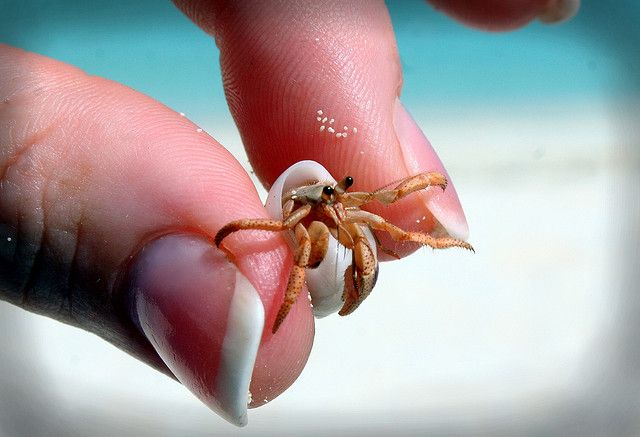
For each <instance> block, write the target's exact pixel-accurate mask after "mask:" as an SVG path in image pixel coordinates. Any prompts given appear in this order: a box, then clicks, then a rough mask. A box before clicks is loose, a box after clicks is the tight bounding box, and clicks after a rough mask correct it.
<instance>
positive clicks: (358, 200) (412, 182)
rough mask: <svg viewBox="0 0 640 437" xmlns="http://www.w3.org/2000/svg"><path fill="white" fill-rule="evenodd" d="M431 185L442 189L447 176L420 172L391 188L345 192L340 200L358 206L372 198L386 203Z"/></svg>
mask: <svg viewBox="0 0 640 437" xmlns="http://www.w3.org/2000/svg"><path fill="white" fill-rule="evenodd" d="M432 186H438V187H440V188H442V189H443V190H444V189H445V188H446V187H447V178H446V177H445V176H444V175H443V174H442V173H438V172H435V171H432V172H428V173H420V174H418V175H415V176H411V177H408V178H406V179H403V180H401V181H400V182H399V183H398V185H396V187H395V188H393V189H385V188H386V187H383V188H380V189H378V190H376V191H372V192H370V193H369V192H354V193H345V194H343V195H342V196H341V198H340V200H341V202H342V203H344V205H345V207H353V206H360V205H364V204H365V203H369V202H371V201H373V200H378V201H379V202H382V203H384V204H386V205H388V204H390V203H393V202H396V201H398V200H400V199H402V198H403V197H406V196H408V195H409V194H411V193H413V192H415V191H419V190H424V189H425V188H428V187H432Z"/></svg>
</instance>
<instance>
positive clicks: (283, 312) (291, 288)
mask: <svg viewBox="0 0 640 437" xmlns="http://www.w3.org/2000/svg"><path fill="white" fill-rule="evenodd" d="M295 234H296V240H297V242H298V247H297V249H296V251H295V253H294V255H293V257H294V262H295V264H294V266H293V267H292V268H291V273H290V274H289V281H288V282H287V290H286V291H285V293H284V302H282V305H281V306H280V309H279V310H278V314H277V315H276V320H275V322H274V323H273V328H272V329H271V332H272V333H274V334H275V333H276V331H277V330H278V328H279V327H280V325H281V324H282V322H283V321H284V319H285V317H287V314H289V311H291V307H292V306H293V304H294V303H296V300H297V299H298V295H299V294H300V291H301V290H302V286H303V285H304V269H305V268H306V267H307V265H308V264H309V257H310V255H311V239H310V238H309V233H308V232H307V230H306V229H305V227H304V226H303V225H302V224H301V223H298V224H297V225H296V229H295Z"/></svg>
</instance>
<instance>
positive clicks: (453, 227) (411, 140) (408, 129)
mask: <svg viewBox="0 0 640 437" xmlns="http://www.w3.org/2000/svg"><path fill="white" fill-rule="evenodd" d="M393 124H394V128H395V131H396V136H397V138H398V143H399V144H400V150H401V152H402V156H403V158H404V163H405V165H406V167H407V171H408V172H409V174H410V175H414V174H418V173H421V172H424V171H438V172H441V173H443V174H444V175H446V176H447V180H448V181H449V184H448V185H447V189H446V190H445V191H444V192H442V191H439V190H429V191H428V192H424V191H423V192H420V193H417V194H418V195H420V196H422V198H423V199H424V201H425V203H426V205H427V208H428V209H429V211H430V212H431V214H433V216H434V217H435V218H436V219H437V220H438V222H440V224H441V225H442V226H443V227H444V229H445V230H446V231H447V233H448V234H449V235H451V236H452V237H454V238H459V239H462V240H466V239H467V237H468V236H469V226H468V225H467V219H466V217H465V215H464V211H463V210H462V205H460V200H459V199H458V193H456V189H455V188H454V186H453V183H452V182H451V177H449V175H448V173H447V171H446V170H445V168H444V166H443V165H442V162H441V161H440V158H438V155H436V152H435V150H433V147H431V143H429V140H428V139H427V137H425V136H424V134H423V133H422V130H421V129H420V127H419V126H418V125H417V123H416V122H415V121H414V119H413V118H412V117H411V115H410V114H409V113H408V112H407V110H406V109H405V108H404V106H403V105H402V103H401V102H400V99H396V101H395V106H394V115H393Z"/></svg>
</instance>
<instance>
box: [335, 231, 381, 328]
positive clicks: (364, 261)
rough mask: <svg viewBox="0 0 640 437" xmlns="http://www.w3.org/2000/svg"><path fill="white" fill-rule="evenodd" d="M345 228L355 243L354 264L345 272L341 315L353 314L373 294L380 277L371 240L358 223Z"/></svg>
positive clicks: (353, 244) (353, 248) (353, 246)
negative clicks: (370, 243) (372, 291)
mask: <svg viewBox="0 0 640 437" xmlns="http://www.w3.org/2000/svg"><path fill="white" fill-rule="evenodd" d="M345 228H346V230H347V232H348V233H349V235H350V236H351V238H352V240H353V243H352V247H350V249H352V250H353V255H352V256H353V262H352V265H351V266H349V268H348V269H347V270H346V272H345V286H344V293H343V295H342V298H343V300H344V305H342V308H341V309H340V311H339V312H338V314H340V315H341V316H346V315H347V314H351V313H352V312H353V311H354V310H355V309H356V308H358V306H360V304H361V303H362V302H363V301H364V300H365V299H366V298H367V296H369V294H371V290H373V287H374V286H375V285H376V280H377V279H378V259H377V257H376V253H375V251H374V250H373V249H372V248H371V246H370V245H369V240H367V237H366V236H365V235H364V232H362V228H360V226H359V225H357V224H352V223H351V224H346V225H345Z"/></svg>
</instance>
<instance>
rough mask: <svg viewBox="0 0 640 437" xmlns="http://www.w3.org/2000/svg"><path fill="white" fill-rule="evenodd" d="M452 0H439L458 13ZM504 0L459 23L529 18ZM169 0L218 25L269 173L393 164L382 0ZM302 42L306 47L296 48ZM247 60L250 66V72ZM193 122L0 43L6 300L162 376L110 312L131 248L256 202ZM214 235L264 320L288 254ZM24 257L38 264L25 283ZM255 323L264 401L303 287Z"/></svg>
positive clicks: (387, 177)
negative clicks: (338, 131)
mask: <svg viewBox="0 0 640 437" xmlns="http://www.w3.org/2000/svg"><path fill="white" fill-rule="evenodd" d="M466 3H467V2H465V1H458V2H453V1H450V2H439V4H438V6H439V7H440V8H441V10H443V11H450V12H451V13H452V14H455V13H456V12H455V11H459V10H460V5H464V4H466ZM508 3H510V2H509V1H507V0H505V1H503V2H498V1H494V4H495V9H494V10H495V11H496V14H495V15H493V14H492V11H490V10H486V9H482V10H478V9H470V10H469V11H470V12H468V13H465V14H466V15H465V21H466V22H468V23H475V24H477V25H479V26H481V27H485V25H486V24H487V23H491V22H492V19H493V18H492V17H495V23H496V26H495V27H496V28H510V27H516V26H520V25H522V24H524V23H526V22H527V21H528V20H530V19H531V17H532V16H531V10H532V9H531V8H532V7H531V8H529V7H526V8H525V7H523V9H522V10H518V11H514V10H512V11H511V12H510V13H509V14H507V15H505V14H504V13H502V12H501V13H497V12H498V11H501V10H502V9H501V6H500V5H502V6H504V5H506V4H508ZM525 3H527V4H533V3H535V2H533V1H530V2H525ZM538 3H542V2H538ZM177 4H178V6H179V7H180V8H181V9H182V10H183V11H184V12H185V13H186V14H187V15H188V16H189V17H191V18H192V19H193V20H194V21H195V22H196V24H198V25H200V26H201V27H203V29H204V30H206V31H207V32H209V33H211V34H212V35H215V37H216V40H217V43H218V46H219V48H220V50H221V63H222V69H223V77H224V86H225V91H226V94H227V97H228V100H229V106H230V108H231V111H232V113H233V115H234V118H235V120H236V122H237V124H238V127H239V129H240V132H241V135H242V138H243V140H244V142H245V144H246V147H247V153H248V154H249V158H250V160H251V163H252V165H253V167H254V169H255V171H256V174H257V175H258V176H259V177H260V179H261V180H262V182H263V183H264V184H265V185H266V186H269V185H270V184H271V183H272V182H273V181H274V180H275V178H276V177H277V176H278V175H279V174H280V172H282V170H284V169H285V168H286V167H288V166H289V165H290V164H292V163H294V162H296V161H299V160H301V159H315V160H318V161H320V162H322V163H323V164H324V165H325V166H327V168H328V169H329V170H330V171H331V172H332V173H333V174H334V175H336V176H337V177H342V176H343V175H345V174H347V173H348V174H351V175H352V176H353V177H354V178H355V180H356V185H355V186H354V187H353V188H354V189H357V190H362V189H372V188H377V187H378V186H380V185H384V184H386V183H388V182H389V181H392V180H396V179H399V178H401V177H404V176H406V174H403V169H406V166H405V164H404V163H403V161H402V152H401V151H400V150H399V148H398V146H397V138H396V135H395V132H394V129H393V123H392V121H391V120H392V111H393V107H394V102H395V100H396V97H397V96H398V94H399V92H400V89H401V84H402V78H401V71H400V67H399V59H398V55H397V51H396V47H395V39H394V36H393V31H392V28H391V24H390V21H389V17H388V13H387V12H386V9H385V7H384V4H383V3H382V2H375V3H374V2H366V6H367V7H366V8H364V9H358V8H359V7H361V6H362V5H363V4H364V3H362V4H360V6H359V5H358V4H355V3H353V4H351V3H350V4H348V5H346V6H344V7H343V8H342V9H341V10H340V8H336V7H335V6H332V5H331V4H329V3H326V2H324V3H323V2H320V3H318V2H315V3H313V2H309V3H308V4H306V5H305V4H303V3H295V4H293V5H291V4H287V7H284V8H279V7H280V6H282V5H284V3H283V4H275V3H274V4H270V5H269V6H268V7H266V6H265V5H263V4H262V3H260V2H257V3H255V4H251V3H250V2H245V3H243V4H242V5H240V6H237V7H232V6H230V5H233V4H236V5H237V3H235V2H230V3H229V5H226V4H225V3H224V2H216V3H215V4H214V5H211V4H210V2H208V1H204V0H203V1H194V2H177ZM340 4H341V5H342V3H340ZM474 14H475V15H474ZM305 22H307V23H308V22H311V23H317V26H318V27H317V28H316V29H312V30H313V31H314V32H315V33H314V34H315V35H318V37H319V38H320V37H322V35H324V34H325V33H327V32H330V34H331V35H332V36H333V39H332V40H331V41H327V40H326V39H324V40H323V41H319V42H320V44H319V45H316V41H315V39H313V38H312V39H307V40H304V41H301V40H300V39H299V38H296V37H295V36H296V35H297V34H299V33H300V32H303V33H304V34H305V35H309V31H308V29H302V28H301V26H303V24H304V23H305ZM354 23H355V24H358V23H367V26H354V25H353V24H354ZM361 27H366V28H368V29H369V31H370V33H366V34H365V33H362V31H361V30H360V29H361ZM273 29H280V30H279V31H278V32H274V31H273ZM259 35H271V38H266V39H265V40H264V41H262V40H260V39H259V38H257V36H259ZM313 47H318V51H317V56H316V58H318V59H317V60H316V61H314V59H307V58H304V57H300V56H302V55H304V53H305V51H308V50H309V49H311V48H313ZM287 56H292V58H289V57H287ZM296 56H298V57H299V59H298V60H297V61H296V60H295V59H293V58H295V57H296ZM381 66H384V68H382V67H381ZM250 69H252V70H255V71H259V72H260V75H259V76H258V79H259V80H255V79H256V77H254V76H251V75H250V74H249V73H250ZM289 84H291V86H288V85H289ZM322 108H324V109H326V110H328V111H329V110H330V113H331V117H333V118H335V119H336V120H340V125H342V124H347V125H348V126H358V129H359V132H358V134H357V135H358V141H354V137H355V135H354V136H351V137H349V138H346V139H344V140H346V141H345V142H344V143H343V146H344V145H347V144H348V147H339V148H336V146H335V143H334V140H333V139H332V140H330V139H329V137H328V136H326V135H325V136H322V135H320V132H318V130H317V124H316V122H315V118H314V117H315V111H316V110H317V109H322ZM196 128H197V126H195V125H193V124H192V123H190V122H189V121H188V120H186V119H185V118H184V117H181V116H180V115H179V114H177V113H176V112H175V111H173V110H171V109H169V108H166V107H164V106H163V105H161V104H159V103H158V102H155V101H153V100H152V99H150V98H149V97H146V96H143V95H141V94H139V93H137V92H135V91H134V90H131V89H129V88H126V87H124V86H121V85H119V84H116V83H113V82H111V81H108V80H105V79H101V78H98V77H92V76H87V75H86V74H84V73H82V72H81V71H79V70H78V69H76V68H74V67H71V66H68V65H64V64H62V63H60V62H57V61H54V60H51V59H48V58H45V57H42V56H39V55H36V54H30V53H26V52H24V51H22V50H18V49H13V48H11V47H7V46H4V45H0V181H1V182H2V185H0V225H2V226H4V227H5V228H6V229H9V230H10V231H11V232H14V233H15V236H16V239H15V241H16V242H17V244H18V246H16V247H17V248H16V250H15V253H14V254H12V255H11V256H10V257H3V258H0V292H1V293H2V299H4V300H7V301H9V302H12V303H14V304H16V305H19V306H21V307H23V308H25V309H28V310H30V311H34V312H37V313H40V314H44V315H47V316H49V317H53V318H56V319H58V320H61V321H64V322H66V323H70V324H72V325H75V326H78V327H80V328H82V329H85V330H88V331H90V332H93V333H96V334H97V335H99V336H101V337H102V338H104V339H106V340H108V341H110V342H111V343H113V344H114V345H116V346H117V347H119V348H121V349H123V350H125V351H126V352H128V353H130V354H131V355H133V356H136V357H137V358H139V359H141V360H143V361H144V362H146V363H147V364H149V365H151V366H153V367H155V368H156V369H159V370H160V371H163V372H165V373H170V372H169V371H168V369H167V368H166V366H164V364H163V363H162V361H161V360H160V359H159V357H158V356H157V354H156V353H155V351H154V350H153V349H152V348H151V347H150V345H149V343H148V342H147V341H146V339H145V338H143V337H142V336H141V335H140V334H139V332H138V331H137V330H136V328H135V327H134V326H133V325H132V324H131V323H130V322H129V321H127V320H126V318H125V317H123V315H122V311H121V308H120V307H119V305H120V303H119V301H118V300H117V299H116V297H117V292H118V290H117V279H118V278H119V276H121V275H122V271H123V269H125V268H126V266H127V261H128V260H129V258H130V257H131V256H132V255H133V254H135V253H136V252H137V251H138V250H139V248H140V247H141V246H142V245H143V244H144V243H145V242H146V241H148V240H149V239H150V238H152V237H153V236H155V235H158V233H165V232H169V231H172V230H190V231H195V232H198V233H201V234H204V235H214V234H215V232H216V231H217V230H218V229H219V228H220V227H221V226H223V225H224V224H225V223H227V222H229V221H231V220H233V219H238V218H246V217H256V218H257V217H265V216H266V214H265V212H264V209H263V207H262V205H261V203H260V200H259V198H258V196H257V194H256V191H255V188H254V187H253V185H252V184H251V181H250V179H249V178H248V176H247V175H246V174H245V172H244V171H243V170H242V168H241V166H240V165H239V164H238V163H237V161H236V160H235V159H234V158H233V157H232V156H231V155H230V154H229V153H228V152H227V151H226V150H225V149H224V148H223V147H222V146H221V145H220V144H219V143H218V142H216V141H215V139H213V138H211V137H210V136H208V135H206V134H203V133H198V132H197V131H196ZM213 133H214V134H215V127H214V132H213ZM364 144H366V146H364ZM365 147H366V148H365ZM265 151H266V152H268V153H265ZM361 151H366V154H365V157H366V159H365V158H364V157H363V155H362V154H361V153H360V152H361ZM382 162H384V163H385V165H380V164H381V163H382ZM389 163H392V164H393V163H395V164H397V165H389ZM415 208H418V209H419V210H420V211H422V210H424V202H423V201H422V200H419V199H418V200H415V201H412V200H405V201H403V205H401V206H397V207H395V208H392V209H390V210H389V211H388V213H387V214H385V216H387V217H388V218H390V219H391V220H392V221H393V219H394V218H395V219H399V217H401V216H402V214H404V212H405V211H407V210H411V209H415ZM375 212H378V211H375ZM395 222H396V223H397V224H399V225H402V220H396V221H395ZM227 244H228V247H229V248H230V250H231V251H232V252H233V254H234V255H235V262H236V264H237V265H238V267H239V268H240V270H241V271H242V272H243V274H244V275H245V276H247V277H248V279H249V280H250V281H251V283H252V284H253V285H254V286H255V287H256V289H257V290H258V292H259V294H260V297H261V299H262V301H263V303H264V305H265V310H266V322H265V326H266V327H270V326H271V322H272V320H273V318H274V317H275V313H276V312H277V309H278V307H279V304H280V299H281V293H282V290H283V288H284V287H283V284H284V283H286V279H287V277H288V273H289V268H290V266H291V264H292V258H291V254H290V252H289V250H288V248H287V246H286V244H285V243H284V241H283V239H282V237H281V236H277V235H275V236H274V235H263V234H259V233H255V234H251V235H240V234H239V235H234V236H231V237H229V239H228V241H227ZM256 247H258V248H259V249H260V250H259V251H257V252H256ZM32 263H35V264H34V265H35V266H36V267H37V272H36V273H37V274H35V275H34V276H32V277H31V282H30V283H29V287H28V289H29V290H31V293H30V294H29V295H28V296H27V295H25V294H24V293H23V292H24V289H23V286H24V282H25V280H26V278H28V277H29V273H30V272H29V267H30V266H31V265H32ZM274 271H276V272H278V274H277V275H276V276H275V277H274V275H273V273H272V272H274ZM60 284H63V285H60ZM265 331H266V332H265V335H264V337H263V340H262V343H261V348H260V350H259V353H258V358H257V362H256V366H255V370H254V375H253V380H252V385H251V391H252V393H254V400H256V399H264V398H267V399H273V398H274V397H276V396H277V395H278V394H280V393H281V392H282V391H284V390H285V389H286V388H287V387H288V386H289V385H291V384H292V383H293V381H294V380H295V379H296V378H297V376H298V375H299V373H300V372H301V371H302V368H303V367H304V364H305V363H306V360H307V357H308V355H309V352H310V348H311V343H312V338H313V319H312V316H311V312H310V310H309V306H308V305H307V304H306V302H305V299H301V300H299V302H298V304H296V306H295V307H294V308H293V310H292V312H291V314H289V316H288V317H287V320H286V321H285V323H284V324H283V326H282V328H281V329H280V331H279V332H278V335H277V336H275V337H272V336H271V335H270V334H269V331H270V330H269V329H266V330H265ZM256 394H259V395H258V396H257V395H256ZM259 402H261V401H255V403H254V404H252V405H253V406H256V405H259Z"/></svg>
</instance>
